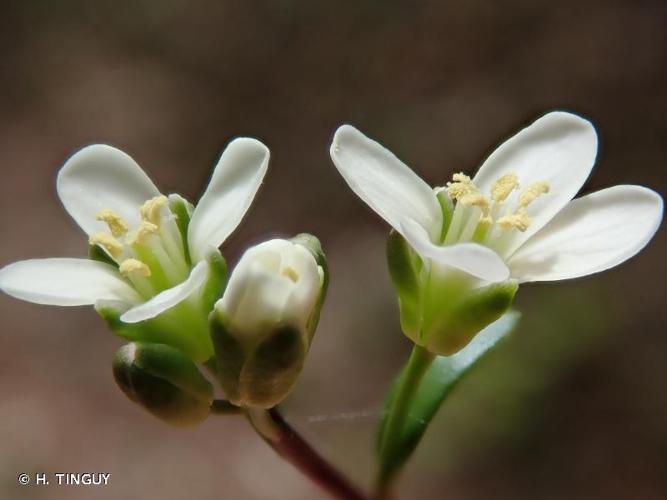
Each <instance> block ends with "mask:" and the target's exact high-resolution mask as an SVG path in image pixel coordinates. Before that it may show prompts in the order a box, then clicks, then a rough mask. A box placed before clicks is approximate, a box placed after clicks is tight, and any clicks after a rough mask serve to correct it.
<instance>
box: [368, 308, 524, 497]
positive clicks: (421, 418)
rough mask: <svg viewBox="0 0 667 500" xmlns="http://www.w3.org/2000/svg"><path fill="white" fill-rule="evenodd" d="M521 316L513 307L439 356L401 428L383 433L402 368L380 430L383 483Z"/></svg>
mask: <svg viewBox="0 0 667 500" xmlns="http://www.w3.org/2000/svg"><path fill="white" fill-rule="evenodd" d="M519 316H520V315H519V313H518V312H515V311H510V312H508V313H506V314H505V315H503V316H502V317H501V318H500V319H498V320H497V321H495V322H494V323H492V324H490V325H489V326H487V327H486V328H485V329H484V330H482V331H481V332H480V333H479V334H478V335H477V336H476V337H475V338H474V339H473V341H472V342H471V343H470V344H468V345H467V346H466V347H465V348H464V349H462V350H461V351H459V352H458V353H456V354H454V355H453V356H436V357H435V359H434V360H433V362H432V364H431V365H430V366H429V367H428V369H427V370H426V372H425V373H424V375H423V377H422V379H421V381H420V383H419V385H418V386H417V390H416V392H415V393H414V394H413V395H412V397H411V398H410V400H409V405H408V410H407V412H406V416H407V417H406V419H405V422H404V423H403V425H402V430H401V431H400V432H398V433H395V434H394V435H384V434H385V432H384V431H385V428H386V425H387V422H388V421H389V419H390V415H391V414H392V412H394V411H396V410H397V409H396V408H395V402H396V399H397V395H398V394H397V392H398V388H399V387H401V386H402V383H401V382H402V380H403V377H404V376H405V369H404V370H403V371H402V372H401V374H400V375H399V376H398V378H397V379H396V380H395V381H394V384H393V385H392V388H391V390H390V392H389V396H388V398H387V401H386V404H385V412H384V415H383V418H382V421H381V422H380V427H379V432H378V441H377V443H378V450H377V452H378V461H379V465H380V482H381V484H384V485H386V484H388V483H389V482H390V481H391V479H392V478H393V476H394V475H395V474H396V473H397V472H398V471H399V470H400V468H401V467H402V466H403V465H404V464H405V462H406V461H407V460H408V458H410V455H411V454H412V452H413V451H414V450H415V448H416V447H417V444H419V441H420V439H421V437H422V436H423V434H424V432H425V431H426V428H427V427H428V424H429V423H430V422H431V420H432V419H433V417H434V416H435V414H436V413H437V411H438V409H439V408H440V405H441V404H442V403H443V402H444V400H445V398H446V397H447V396H448V395H449V394H450V392H451V391H452V389H453V388H454V387H455V386H456V384H457V383H458V382H459V381H460V380H462V379H463V377H464V376H465V375H466V374H467V373H469V372H470V370H471V369H472V368H473V367H474V366H475V365H476V364H477V363H478V362H479V361H480V360H481V359H482V358H483V357H484V355H486V354H487V353H489V352H491V351H492V350H493V348H494V347H496V346H497V345H498V343H499V342H500V341H501V340H503V339H504V338H505V337H507V335H508V334H509V333H511V332H512V330H513V329H514V327H515V326H516V324H517V322H518V320H519Z"/></svg>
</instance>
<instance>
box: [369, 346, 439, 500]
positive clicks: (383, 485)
mask: <svg viewBox="0 0 667 500" xmlns="http://www.w3.org/2000/svg"><path fill="white" fill-rule="evenodd" d="M434 359H435V354H433V353H431V352H430V351H428V350H426V349H424V348H423V347H421V346H419V345H417V344H415V345H414V347H413V348H412V353H411V354H410V358H409V359H408V362H407V364H406V366H405V370H404V371H403V373H402V375H401V377H400V379H399V382H398V387H397V388H396V393H395V397H394V398H393V401H392V403H391V405H390V407H389V408H388V409H387V416H386V420H385V424H384V425H385V427H384V428H383V429H382V433H381V436H380V442H379V443H378V452H379V455H380V456H381V457H382V456H389V455H393V454H394V452H393V450H392V447H393V446H394V445H395V444H396V443H397V441H396V440H395V438H396V437H397V436H400V435H401V433H402V431H403V428H404V427H405V423H406V421H407V420H408V419H409V418H410V408H411V404H412V401H413V400H414V398H415V396H416V394H417V392H418V391H419V384H420V383H421V381H422V379H423V378H424V375H425V374H426V371H427V370H428V369H429V367H430V366H431V364H432V363H433V360H434ZM395 472H396V471H395V470H394V468H393V467H391V466H389V467H388V466H387V465H386V464H383V465H381V466H380V471H379V476H378V480H377V492H376V498H377V499H378V500H381V499H384V498H387V497H388V495H389V489H390V487H391V480H392V478H393V477H394V475H395Z"/></svg>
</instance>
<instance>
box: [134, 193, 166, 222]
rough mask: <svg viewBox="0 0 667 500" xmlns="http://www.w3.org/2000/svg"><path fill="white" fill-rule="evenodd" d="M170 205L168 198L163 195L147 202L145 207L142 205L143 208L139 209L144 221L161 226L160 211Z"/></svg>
mask: <svg viewBox="0 0 667 500" xmlns="http://www.w3.org/2000/svg"><path fill="white" fill-rule="evenodd" d="M168 203H169V200H168V199H167V197H166V196H164V195H162V194H161V195H160V196H156V197H155V198H151V199H150V200H147V201H146V202H145V203H144V204H143V205H141V208H140V209H139V210H140V212H141V218H142V219H143V220H144V221H147V222H150V223H152V224H155V225H157V226H159V225H160V211H161V209H162V207H164V206H166V205H167V204H168Z"/></svg>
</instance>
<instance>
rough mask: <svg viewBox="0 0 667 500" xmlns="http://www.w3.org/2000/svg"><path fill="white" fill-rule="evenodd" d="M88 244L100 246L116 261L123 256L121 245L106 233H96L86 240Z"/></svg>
mask: <svg viewBox="0 0 667 500" xmlns="http://www.w3.org/2000/svg"><path fill="white" fill-rule="evenodd" d="M88 243H90V244H91V245H100V246H101V247H103V248H104V249H105V250H106V251H107V252H109V254H110V255H111V256H112V257H113V258H114V259H117V258H118V257H120V256H121V255H122V254H123V245H122V243H121V242H120V241H118V240H117V239H116V238H114V237H113V236H111V235H110V234H107V233H96V234H93V235H91V236H90V238H88Z"/></svg>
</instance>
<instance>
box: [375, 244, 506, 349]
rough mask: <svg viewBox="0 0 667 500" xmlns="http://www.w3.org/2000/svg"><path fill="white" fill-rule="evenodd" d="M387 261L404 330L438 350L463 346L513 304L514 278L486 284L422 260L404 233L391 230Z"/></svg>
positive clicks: (417, 341) (411, 338) (428, 347)
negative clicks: (403, 235)
mask: <svg viewBox="0 0 667 500" xmlns="http://www.w3.org/2000/svg"><path fill="white" fill-rule="evenodd" d="M387 262H388V264H389V271H390V274H391V278H392V282H393V284H394V287H395V288H396V292H397V295H398V303H399V309H400V315H401V327H402V329H403V333H405V335H406V336H407V337H408V338H410V340H412V341H413V342H414V343H416V344H418V345H420V346H422V347H424V348H426V349H428V350H429V351H431V352H433V353H435V354H438V355H441V356H450V355H452V354H455V353H457V352H458V351H460V350H461V349H463V348H464V347H465V346H466V345H468V343H470V341H471V340H472V339H473V338H474V337H475V335H477V334H478V333H479V332H480V331H481V330H483V329H484V328H485V327H486V326H488V325H489V324H491V323H493V322H494V321H495V320H497V319H498V318H500V317H501V316H502V315H503V314H504V313H505V312H506V311H507V310H508V309H509V307H510V306H511V305H512V301H513V300H514V295H515V294H516V291H517V289H518V283H517V282H516V281H511V280H510V281H505V282H502V283H494V284H490V285H484V283H481V282H480V281H479V280H477V279H475V278H473V277H471V276H470V275H467V274H465V273H463V272H460V271H457V270H455V269H453V268H450V267H446V266H442V265H439V264H438V263H436V262H434V261H423V260H422V259H421V258H420V257H419V256H418V255H417V254H416V253H415V252H414V250H412V248H410V246H409V245H408V243H407V242H406V241H405V239H404V238H403V237H402V236H401V235H400V234H399V233H397V232H395V231H392V232H391V233H390V235H389V239H388V240H387Z"/></svg>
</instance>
